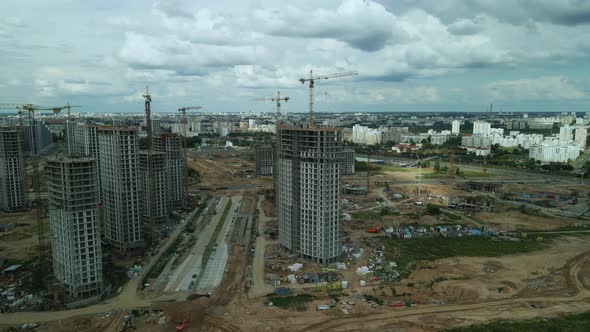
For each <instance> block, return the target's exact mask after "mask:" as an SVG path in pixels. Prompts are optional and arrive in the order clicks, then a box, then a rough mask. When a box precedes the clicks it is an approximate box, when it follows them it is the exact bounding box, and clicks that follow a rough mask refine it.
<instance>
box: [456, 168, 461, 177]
mask: <svg viewBox="0 0 590 332" xmlns="http://www.w3.org/2000/svg"><path fill="white" fill-rule="evenodd" d="M455 175H457V176H461V169H459V167H457V169H456V170H455Z"/></svg>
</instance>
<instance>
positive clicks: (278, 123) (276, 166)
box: [256, 91, 290, 199]
mask: <svg viewBox="0 0 590 332" xmlns="http://www.w3.org/2000/svg"><path fill="white" fill-rule="evenodd" d="M289 99H290V98H289V97H281V91H277V96H276V97H271V98H257V99H256V100H258V101H266V100H270V101H274V102H276V103H277V115H276V121H275V134H276V151H275V153H274V168H273V177H274V178H275V179H277V183H276V186H275V188H276V189H278V183H279V181H278V180H279V154H280V151H281V137H280V133H279V132H280V130H279V129H280V128H281V101H284V102H288V101H289ZM277 191H278V190H277ZM275 199H276V193H275Z"/></svg>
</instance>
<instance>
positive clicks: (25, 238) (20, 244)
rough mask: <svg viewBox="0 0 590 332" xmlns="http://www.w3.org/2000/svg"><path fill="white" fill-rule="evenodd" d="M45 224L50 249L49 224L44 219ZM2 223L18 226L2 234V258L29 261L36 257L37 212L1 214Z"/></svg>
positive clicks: (0, 253)
mask: <svg viewBox="0 0 590 332" xmlns="http://www.w3.org/2000/svg"><path fill="white" fill-rule="evenodd" d="M43 222H44V227H45V242H46V246H49V247H50V245H51V242H50V236H49V224H48V223H47V219H44V220H43ZM0 223H2V224H5V223H6V224H7V223H16V224H17V225H18V226H17V227H16V228H15V229H13V230H11V231H8V232H3V233H0V257H2V258H5V259H9V260H15V261H29V260H31V259H32V258H34V257H36V255H37V254H38V252H37V246H38V244H39V241H38V240H37V221H36V218H35V210H29V211H23V212H12V213H5V212H0Z"/></svg>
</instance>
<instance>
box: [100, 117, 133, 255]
mask: <svg viewBox="0 0 590 332" xmlns="http://www.w3.org/2000/svg"><path fill="white" fill-rule="evenodd" d="M97 133H98V143H99V154H100V165H99V169H100V176H101V183H100V185H101V190H102V203H103V207H104V225H105V235H106V239H107V240H108V241H109V242H110V243H111V244H112V245H113V247H115V248H117V249H118V250H119V251H120V252H122V253H126V252H130V251H134V250H137V249H140V248H141V247H142V246H143V234H142V217H141V206H142V205H141V201H140V199H141V188H140V186H141V182H140V180H139V142H138V139H137V129H136V128H125V127H100V128H98V130H97Z"/></svg>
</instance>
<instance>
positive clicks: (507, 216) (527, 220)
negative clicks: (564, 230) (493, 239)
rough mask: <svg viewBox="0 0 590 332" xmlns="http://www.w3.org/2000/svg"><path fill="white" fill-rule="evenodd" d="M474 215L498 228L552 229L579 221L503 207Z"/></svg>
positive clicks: (486, 223) (490, 225)
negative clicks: (531, 213)
mask: <svg viewBox="0 0 590 332" xmlns="http://www.w3.org/2000/svg"><path fill="white" fill-rule="evenodd" d="M474 216H475V217H476V218H477V219H478V220H481V221H482V222H483V223H484V224H485V225H488V226H489V227H491V228H494V229H498V230H502V229H503V230H523V229H524V230H551V229H555V228H559V227H564V226H571V225H574V224H575V223H576V222H579V221H576V220H575V219H567V218H549V217H545V216H537V215H528V214H526V213H522V212H520V211H518V210H515V209H501V210H500V211H496V212H494V213H490V212H477V213H475V214H474Z"/></svg>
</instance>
